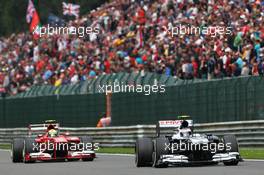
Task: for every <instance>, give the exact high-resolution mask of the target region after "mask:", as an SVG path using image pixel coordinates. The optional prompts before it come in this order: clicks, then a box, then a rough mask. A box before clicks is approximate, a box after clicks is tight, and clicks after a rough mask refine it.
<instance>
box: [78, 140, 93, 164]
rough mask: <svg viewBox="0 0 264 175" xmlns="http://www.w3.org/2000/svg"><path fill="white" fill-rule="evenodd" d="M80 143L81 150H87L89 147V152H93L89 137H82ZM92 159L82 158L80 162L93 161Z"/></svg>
mask: <svg viewBox="0 0 264 175" xmlns="http://www.w3.org/2000/svg"><path fill="white" fill-rule="evenodd" d="M80 139H81V142H82V143H83V145H84V147H83V150H88V148H87V145H90V146H91V150H93V139H92V138H91V137H88V136H83V137H80ZM93 160H94V158H93V157H90V158H83V159H82V161H93Z"/></svg>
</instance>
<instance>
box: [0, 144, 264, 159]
mask: <svg viewBox="0 0 264 175" xmlns="http://www.w3.org/2000/svg"><path fill="white" fill-rule="evenodd" d="M10 148H11V146H10V144H0V149H10ZM96 152H97V153H111V154H134V153H135V149H134V148H122V147H116V148H100V149H99V150H98V151H96ZM240 154H241V156H242V158H243V159H264V148H240Z"/></svg>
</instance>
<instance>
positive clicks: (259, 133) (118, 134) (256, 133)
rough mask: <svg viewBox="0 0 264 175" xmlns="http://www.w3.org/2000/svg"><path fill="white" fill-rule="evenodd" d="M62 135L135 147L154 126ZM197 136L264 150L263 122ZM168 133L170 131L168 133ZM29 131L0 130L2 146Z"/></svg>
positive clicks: (210, 128)
mask: <svg viewBox="0 0 264 175" xmlns="http://www.w3.org/2000/svg"><path fill="white" fill-rule="evenodd" d="M60 131H61V132H69V133H70V134H71V135H75V136H84V135H88V136H91V137H93V139H94V142H97V143H100V146H101V147H133V146H134V143H135V140H136V139H137V138H138V137H143V136H148V137H155V125H136V126H121V127H108V128H90V127H89V128H86V127H81V128H65V127H62V128H61V130H60ZM194 131H195V132H197V133H212V134H215V135H218V136H223V135H225V134H235V135H236V136H237V140H238V142H239V145H240V146H241V147H264V120H253V121H239V122H221V123H207V124H195V127H194ZM167 132H168V131H167ZM26 135H27V128H5V129H0V143H11V141H12V138H14V137H25V136H26Z"/></svg>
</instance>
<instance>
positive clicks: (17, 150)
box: [11, 138, 24, 163]
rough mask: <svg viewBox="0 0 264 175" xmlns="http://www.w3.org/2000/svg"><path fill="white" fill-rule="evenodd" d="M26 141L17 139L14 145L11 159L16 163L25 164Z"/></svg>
mask: <svg viewBox="0 0 264 175" xmlns="http://www.w3.org/2000/svg"><path fill="white" fill-rule="evenodd" d="M23 149H24V139H23V138H15V139H13V143H12V150H11V159H12V161H13V162H14V163H18V162H23Z"/></svg>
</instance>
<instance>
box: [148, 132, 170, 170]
mask: <svg viewBox="0 0 264 175" xmlns="http://www.w3.org/2000/svg"><path fill="white" fill-rule="evenodd" d="M169 144H170V142H169V140H168V139H167V138H166V137H158V138H156V140H154V152H153V154H152V157H153V158H152V159H153V164H152V166H153V167H155V168H166V167H168V164H167V163H162V162H160V156H161V155H167V154H169V150H168V149H167V147H166V145H169Z"/></svg>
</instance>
